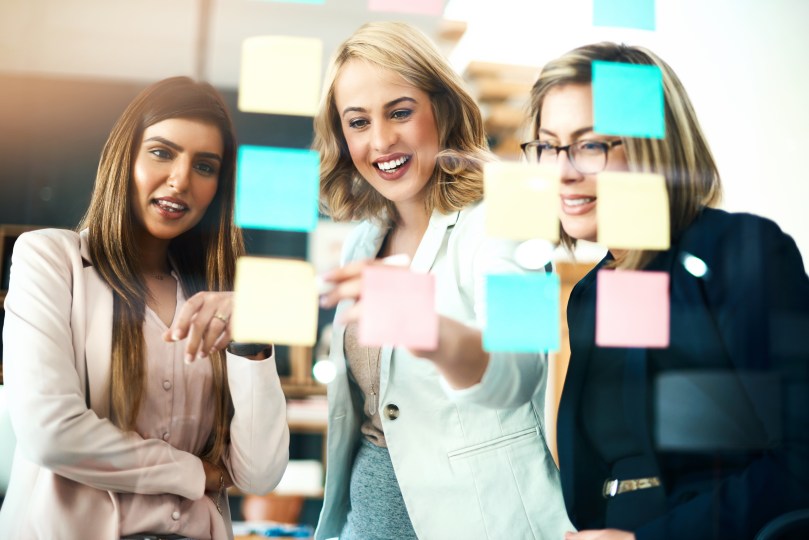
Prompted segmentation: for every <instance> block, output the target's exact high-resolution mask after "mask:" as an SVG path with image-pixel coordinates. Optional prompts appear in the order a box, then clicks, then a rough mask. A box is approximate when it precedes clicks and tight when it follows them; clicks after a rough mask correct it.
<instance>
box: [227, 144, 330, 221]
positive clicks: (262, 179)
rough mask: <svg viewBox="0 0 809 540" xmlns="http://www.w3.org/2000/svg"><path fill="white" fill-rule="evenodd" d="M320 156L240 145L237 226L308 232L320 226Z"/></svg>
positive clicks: (293, 150)
mask: <svg viewBox="0 0 809 540" xmlns="http://www.w3.org/2000/svg"><path fill="white" fill-rule="evenodd" d="M319 185H320V155H319V154H318V153H317V152H315V151H314V150H303V149H298V148H272V147H268V146H241V147H239V154H238V161H237V165H236V225H238V226H239V227H243V228H248V229H277V230H283V231H303V232H308V231H311V230H313V229H314V228H315V226H316V225H317V208H318V187H319Z"/></svg>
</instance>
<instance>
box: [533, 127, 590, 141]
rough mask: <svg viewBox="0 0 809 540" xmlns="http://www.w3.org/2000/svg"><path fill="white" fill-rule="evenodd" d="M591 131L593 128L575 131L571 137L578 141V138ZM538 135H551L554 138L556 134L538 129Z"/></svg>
mask: <svg viewBox="0 0 809 540" xmlns="http://www.w3.org/2000/svg"><path fill="white" fill-rule="evenodd" d="M592 131H593V126H586V127H583V128H579V129H577V130H576V131H574V132H573V133H571V135H573V138H574V139H578V138H579V137H581V136H582V135H584V134H585V133H590V132H592ZM539 133H544V134H545V135H551V136H552V137H556V133H554V132H553V131H550V130H548V129H543V128H540V129H539Z"/></svg>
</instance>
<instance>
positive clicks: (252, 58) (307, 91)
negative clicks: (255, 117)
mask: <svg viewBox="0 0 809 540" xmlns="http://www.w3.org/2000/svg"><path fill="white" fill-rule="evenodd" d="M322 63H323V43H322V42H321V40H319V39H316V38H302V37H285V36H257V37H251V38H247V39H245V40H244V43H243V44H242V65H241V76H240V79H239V110H240V111H244V112H254V113H267V114H288V115H294V116H314V115H315V113H316V112H317V106H318V102H319V100H320V78H321V75H322V74H321V64H322Z"/></svg>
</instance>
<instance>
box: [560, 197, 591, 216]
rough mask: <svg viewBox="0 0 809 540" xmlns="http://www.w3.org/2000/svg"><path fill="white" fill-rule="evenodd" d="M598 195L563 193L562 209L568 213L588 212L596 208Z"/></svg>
mask: <svg viewBox="0 0 809 540" xmlns="http://www.w3.org/2000/svg"><path fill="white" fill-rule="evenodd" d="M595 205H596V197H588V196H585V195H562V211H563V212H564V213H565V214H568V215H580V214H586V213H587V212H589V211H591V210H592V209H593V208H595Z"/></svg>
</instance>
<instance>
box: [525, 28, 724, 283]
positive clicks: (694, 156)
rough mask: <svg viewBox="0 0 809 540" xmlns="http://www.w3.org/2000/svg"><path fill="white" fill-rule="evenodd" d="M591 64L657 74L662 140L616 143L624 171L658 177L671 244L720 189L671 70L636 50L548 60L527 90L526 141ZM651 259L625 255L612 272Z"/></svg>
mask: <svg viewBox="0 0 809 540" xmlns="http://www.w3.org/2000/svg"><path fill="white" fill-rule="evenodd" d="M595 60H601V61H607V62H623V63H627V64H643V65H653V66H657V67H658V68H660V71H661V72H662V74H663V96H664V103H665V123H666V134H665V138H664V139H647V138H635V137H622V140H623V146H624V148H625V149H626V156H627V161H628V163H629V169H630V170H631V171H634V172H650V173H657V174H662V175H663V176H665V178H666V188H667V191H668V196H669V208H670V216H671V238H672V240H673V241H674V240H676V239H677V238H678V237H679V235H680V234H681V233H682V232H683V230H684V229H685V228H686V227H688V225H690V224H691V222H692V221H694V219H695V218H696V217H697V216H698V215H699V213H700V211H701V210H702V209H703V208H704V207H705V206H716V205H718V204H719V202H720V201H721V198H722V185H721V182H720V178H719V171H718V170H717V168H716V163H715V161H714V158H713V155H712V154H711V150H710V148H709V146H708V141H707V140H706V139H705V135H704V134H703V133H702V128H701V127H700V125H699V121H698V120H697V115H696V112H695V111H694V107H693V105H692V104H691V100H690V99H689V98H688V94H687V93H686V91H685V88H683V85H682V83H681V82H680V79H679V78H678V77H677V75H676V74H675V73H674V70H672V69H671V67H670V66H669V65H668V64H667V63H666V62H664V61H663V60H662V59H661V58H660V57H659V56H657V55H656V54H654V53H653V52H651V51H649V50H648V49H645V48H642V47H633V46H628V45H623V44H621V45H619V44H616V43H609V42H603V43H596V44H592V45H586V46H584V47H579V48H577V49H574V50H572V51H570V52H568V53H565V54H564V55H562V56H561V57H559V58H557V59H556V60H552V61H551V62H549V63H548V64H546V65H545V67H543V68H542V72H541V73H540V75H539V79H538V80H537V81H536V83H535V84H534V86H533V88H532V89H531V98H530V114H531V119H532V125H531V129H532V133H531V134H532V136H534V137H537V136H538V133H539V128H540V126H541V124H542V117H541V113H542V104H543V102H544V100H545V97H546V96H547V95H548V92H549V91H550V90H552V89H553V88H557V87H559V86H564V85H568V84H591V82H592V63H593V61H595ZM561 239H562V244H564V245H565V246H566V247H567V248H568V249H572V248H573V247H574V246H575V244H576V240H575V239H574V238H571V237H570V236H569V235H568V234H567V233H565V232H564V230H562V231H561ZM656 254H657V252H656V251H651V250H629V251H627V252H626V253H625V254H623V255H622V256H620V257H619V258H618V259H617V260H616V262H615V263H614V264H613V266H615V267H618V268H626V269H639V268H643V267H644V266H646V265H647V264H648V263H649V262H650V261H651V260H652V259H653V258H654V256H655V255H656Z"/></svg>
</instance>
